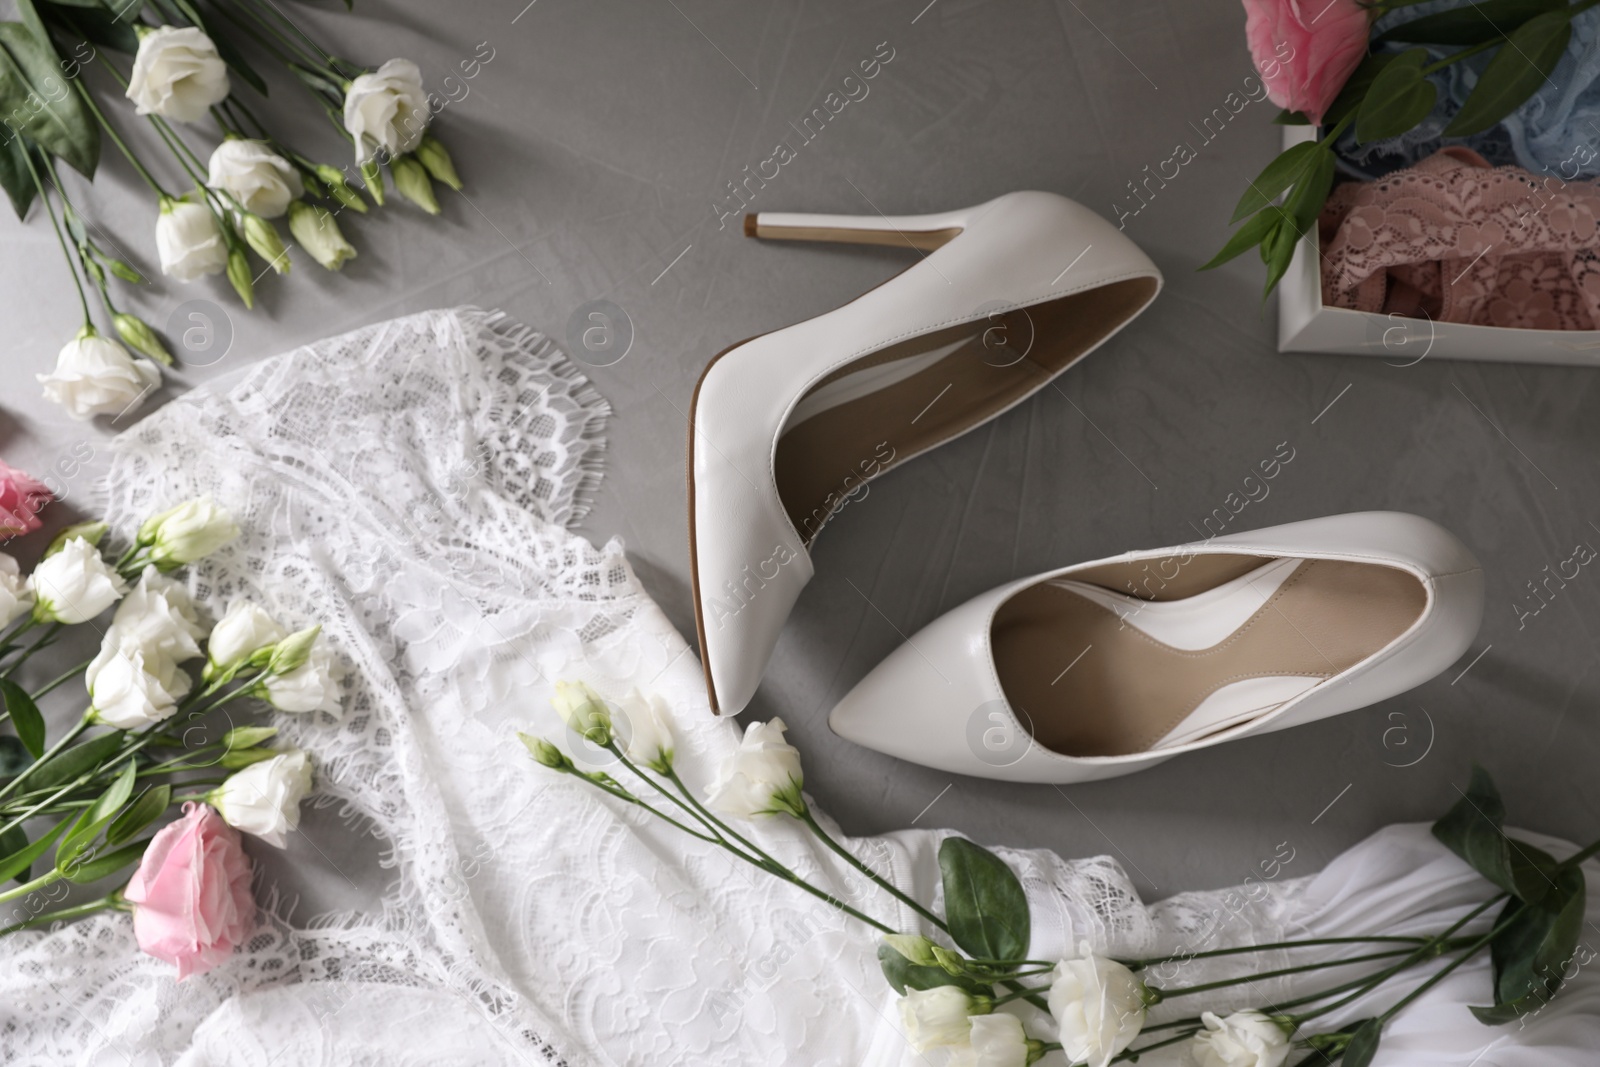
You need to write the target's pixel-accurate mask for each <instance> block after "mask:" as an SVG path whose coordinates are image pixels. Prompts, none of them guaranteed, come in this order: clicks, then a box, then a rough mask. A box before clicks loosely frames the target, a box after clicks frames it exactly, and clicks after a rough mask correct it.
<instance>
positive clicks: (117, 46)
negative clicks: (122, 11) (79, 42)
mask: <svg viewBox="0 0 1600 1067" xmlns="http://www.w3.org/2000/svg"><path fill="white" fill-rule="evenodd" d="M123 2H126V0H123ZM134 2H135V4H137V0H134ZM60 4H67V5H68V6H70V7H71V8H72V10H70V11H62V10H59V8H57V6H56V5H60ZM45 12H46V14H47V15H48V17H50V18H51V19H52V20H53V21H58V22H59V23H60V24H61V25H62V26H63V27H64V28H65V29H66V30H68V31H70V32H71V33H73V34H76V35H77V36H78V37H79V38H81V39H83V40H85V41H88V42H89V43H90V44H96V45H99V46H100V47H101V48H109V49H111V50H112V51H114V52H126V53H128V54H129V55H132V54H133V53H135V52H137V51H139V35H138V34H137V33H135V32H134V30H133V26H132V20H131V19H129V18H127V17H126V16H119V15H118V14H117V13H116V12H114V11H106V10H105V9H104V8H102V7H100V6H99V5H98V4H91V3H82V4H79V3H68V0H51V3H50V6H48V7H46V8H45Z"/></svg>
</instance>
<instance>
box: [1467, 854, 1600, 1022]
mask: <svg viewBox="0 0 1600 1067" xmlns="http://www.w3.org/2000/svg"><path fill="white" fill-rule="evenodd" d="M1516 848H1517V849H1519V850H1523V851H1525V852H1526V853H1527V854H1528V855H1529V856H1530V858H1531V859H1532V860H1533V861H1534V862H1536V863H1537V864H1538V865H1539V866H1540V867H1542V868H1544V869H1545V870H1548V871H1553V872H1555V873H1554V878H1555V886H1554V888H1552V889H1550V890H1548V891H1547V892H1546V893H1545V895H1544V899H1543V900H1542V901H1541V902H1540V904H1538V905H1528V906H1526V907H1524V906H1523V904H1522V902H1521V901H1517V900H1511V901H1508V902H1507V903H1506V907H1505V908H1504V909H1503V910H1502V911H1501V914H1500V917H1499V919H1498V920H1497V924H1498V923H1506V924H1507V925H1506V928H1505V929H1504V930H1502V931H1501V932H1500V934H1499V935H1498V936H1497V937H1496V938H1495V939H1494V941H1493V942H1492V943H1491V944H1490V946H1489V955H1490V959H1491V960H1492V961H1493V963H1494V972H1495V1004H1494V1006H1493V1007H1490V1008H1476V1007H1475V1008H1473V1009H1472V1013H1473V1014H1474V1015H1476V1016H1477V1017H1478V1018H1479V1019H1480V1020H1482V1021H1484V1022H1486V1023H1488V1025H1491V1026H1497V1025H1499V1024H1500V1023H1504V1022H1510V1021H1513V1020H1515V1019H1519V1018H1522V1017H1524V1016H1526V1015H1527V1014H1528V1013H1530V1012H1534V1011H1537V1010H1538V1009H1539V1008H1541V1007H1543V1006H1544V1005H1545V1004H1546V1003H1548V1002H1549V1001H1550V999H1551V998H1552V997H1554V996H1555V995H1556V992H1557V991H1558V990H1559V989H1560V988H1561V983H1562V979H1563V975H1564V974H1565V973H1566V971H1567V969H1568V967H1569V966H1570V965H1571V963H1572V960H1573V956H1574V954H1575V953H1576V952H1577V948H1578V938H1579V937H1580V936H1581V934H1582V932H1583V922H1584V908H1585V905H1586V903H1587V892H1586V885H1585V879H1584V875H1583V871H1582V870H1581V869H1580V868H1577V867H1571V868H1558V865H1557V864H1556V862H1555V860H1554V859H1553V858H1552V857H1551V856H1550V855H1548V854H1547V853H1544V852H1541V851H1540V850H1538V849H1536V848H1533V847H1532V846H1531V845H1526V844H1522V843H1520V842H1518V843H1517V845H1516ZM1490 1020H1494V1021H1492V1022H1491V1021H1490Z"/></svg>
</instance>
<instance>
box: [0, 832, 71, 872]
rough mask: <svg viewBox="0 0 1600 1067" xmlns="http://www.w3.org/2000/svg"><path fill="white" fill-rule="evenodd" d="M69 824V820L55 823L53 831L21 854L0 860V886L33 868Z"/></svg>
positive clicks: (15, 853) (16, 853) (13, 854)
mask: <svg viewBox="0 0 1600 1067" xmlns="http://www.w3.org/2000/svg"><path fill="white" fill-rule="evenodd" d="M70 823H71V820H70V819H62V820H61V821H60V822H58V823H56V825H55V829H53V830H51V831H50V832H49V833H47V834H45V835H44V836H43V837H41V838H39V840H37V841H35V842H34V843H33V844H31V845H29V846H28V847H27V848H25V849H23V850H22V851H21V852H13V853H12V854H11V855H9V856H7V857H6V858H5V859H3V860H0V885H4V884H5V883H7V882H9V881H11V879H13V878H15V877H16V876H17V875H19V874H21V873H22V872H23V871H26V870H27V869H28V868H29V867H31V866H33V861H34V860H36V859H38V858H39V857H40V856H42V855H44V854H45V850H46V849H48V848H49V847H50V846H51V845H53V844H55V840H56V838H58V837H60V836H61V835H62V834H63V833H65V832H66V829H67V826H68V825H69V824H70Z"/></svg>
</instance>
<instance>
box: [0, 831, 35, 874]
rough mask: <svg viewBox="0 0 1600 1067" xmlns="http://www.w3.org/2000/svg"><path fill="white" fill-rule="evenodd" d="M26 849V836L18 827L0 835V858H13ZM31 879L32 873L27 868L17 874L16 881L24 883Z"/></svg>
mask: <svg viewBox="0 0 1600 1067" xmlns="http://www.w3.org/2000/svg"><path fill="white" fill-rule="evenodd" d="M27 847H28V835H27V832H26V831H24V830H23V829H22V827H20V826H13V827H12V828H11V829H9V830H7V831H6V832H5V833H3V834H0V858H8V857H11V856H15V855H16V854H17V853H18V852H21V851H22V850H23V849H25V848H27ZM32 877H33V872H32V871H31V870H29V869H28V868H27V867H24V868H23V869H22V870H20V871H18V872H17V881H19V882H26V881H27V880H28V879H29V878H32Z"/></svg>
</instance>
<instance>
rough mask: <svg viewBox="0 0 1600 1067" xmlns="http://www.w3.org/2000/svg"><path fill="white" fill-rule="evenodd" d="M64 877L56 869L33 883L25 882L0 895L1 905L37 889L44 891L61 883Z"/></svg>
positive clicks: (47, 872) (42, 875)
mask: <svg viewBox="0 0 1600 1067" xmlns="http://www.w3.org/2000/svg"><path fill="white" fill-rule="evenodd" d="M64 877H66V876H65V875H63V874H62V873H61V872H60V871H58V870H56V869H55V868H51V869H50V870H48V871H46V872H45V873H44V874H41V875H40V876H39V877H37V878H35V879H34V880H33V881H31V882H23V883H22V884H21V885H19V886H17V887H16V888H15V889H8V890H6V891H5V892H4V893H0V904H3V903H5V902H6V901H8V900H16V899H17V898H18V897H25V896H27V895H28V894H29V893H31V892H33V891H34V890H35V889H43V888H44V887H45V886H47V885H50V884H51V883H53V882H59V881H61V879H62V878H64Z"/></svg>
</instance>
